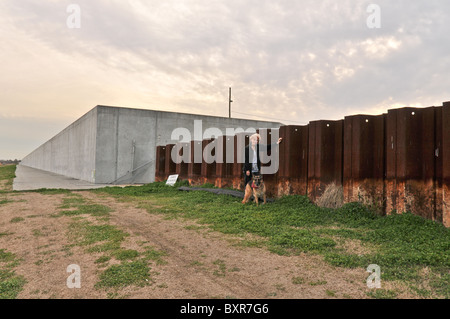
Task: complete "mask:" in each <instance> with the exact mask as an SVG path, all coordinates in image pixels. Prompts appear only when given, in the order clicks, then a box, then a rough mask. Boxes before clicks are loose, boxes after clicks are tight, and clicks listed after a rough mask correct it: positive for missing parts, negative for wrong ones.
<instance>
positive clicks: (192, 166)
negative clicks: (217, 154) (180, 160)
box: [188, 140, 203, 185]
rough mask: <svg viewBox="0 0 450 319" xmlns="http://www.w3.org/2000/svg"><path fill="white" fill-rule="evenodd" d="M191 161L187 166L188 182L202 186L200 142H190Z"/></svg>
mask: <svg viewBox="0 0 450 319" xmlns="http://www.w3.org/2000/svg"><path fill="white" fill-rule="evenodd" d="M190 149H191V161H190V163H189V164H188V180H189V183H190V184H192V185H199V184H202V179H201V175H202V150H203V148H202V141H195V140H193V141H191V148H190Z"/></svg>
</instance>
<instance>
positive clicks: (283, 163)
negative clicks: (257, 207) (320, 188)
mask: <svg viewBox="0 0 450 319" xmlns="http://www.w3.org/2000/svg"><path fill="white" fill-rule="evenodd" d="M308 130H309V125H304V126H298V125H289V126H281V127H280V137H282V138H283V141H282V143H281V144H280V146H279V156H280V158H279V162H280V168H279V172H278V177H277V179H278V180H277V184H278V196H283V195H290V194H297V195H306V193H307V184H308Z"/></svg>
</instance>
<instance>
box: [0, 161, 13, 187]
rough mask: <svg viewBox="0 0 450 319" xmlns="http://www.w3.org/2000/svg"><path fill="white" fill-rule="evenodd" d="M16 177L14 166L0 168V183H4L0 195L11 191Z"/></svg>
mask: <svg viewBox="0 0 450 319" xmlns="http://www.w3.org/2000/svg"><path fill="white" fill-rule="evenodd" d="M15 177H16V165H5V166H1V167H0V181H4V183H3V185H2V188H1V189H0V193H8V192H11V191H12V185H13V180H14V178H15Z"/></svg>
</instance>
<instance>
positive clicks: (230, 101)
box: [228, 88, 233, 119]
mask: <svg viewBox="0 0 450 319" xmlns="http://www.w3.org/2000/svg"><path fill="white" fill-rule="evenodd" d="M231 103H233V100H232V99H231V88H230V91H229V94H228V117H229V118H230V119H231Z"/></svg>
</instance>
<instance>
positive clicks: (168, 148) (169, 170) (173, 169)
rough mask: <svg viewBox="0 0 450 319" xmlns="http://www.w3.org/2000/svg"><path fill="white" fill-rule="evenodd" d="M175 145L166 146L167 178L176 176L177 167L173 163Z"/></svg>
mask: <svg viewBox="0 0 450 319" xmlns="http://www.w3.org/2000/svg"><path fill="white" fill-rule="evenodd" d="M174 146H175V144H168V145H166V158H165V178H167V177H168V176H169V175H172V174H176V172H177V166H176V164H175V162H174V161H172V149H173V148H174Z"/></svg>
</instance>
